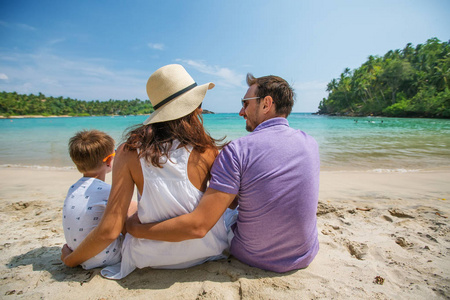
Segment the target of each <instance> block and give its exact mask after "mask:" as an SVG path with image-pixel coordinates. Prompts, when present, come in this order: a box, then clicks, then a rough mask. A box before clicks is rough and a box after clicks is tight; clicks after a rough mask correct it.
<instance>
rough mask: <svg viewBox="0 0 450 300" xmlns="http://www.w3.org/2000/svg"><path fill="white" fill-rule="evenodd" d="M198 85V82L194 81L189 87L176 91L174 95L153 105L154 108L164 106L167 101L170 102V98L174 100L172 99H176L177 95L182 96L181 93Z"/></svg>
mask: <svg viewBox="0 0 450 300" xmlns="http://www.w3.org/2000/svg"><path fill="white" fill-rule="evenodd" d="M196 86H197V83H196V82H194V83H193V84H191V85H190V86H188V87H186V88H184V89H182V90H181V91H179V92H176V93H175V94H173V95H172V96H169V97H167V98H166V99H164V100H163V101H161V102H159V103H158V104H156V105H155V106H153V109H154V110H157V109H158V108H160V107H161V106H163V105H164V104H166V103H167V102H169V101H170V100H172V99H174V98H176V97H178V96H180V95H182V94H184V93H186V92H187V91H190V90H192V89H193V88H195V87H196Z"/></svg>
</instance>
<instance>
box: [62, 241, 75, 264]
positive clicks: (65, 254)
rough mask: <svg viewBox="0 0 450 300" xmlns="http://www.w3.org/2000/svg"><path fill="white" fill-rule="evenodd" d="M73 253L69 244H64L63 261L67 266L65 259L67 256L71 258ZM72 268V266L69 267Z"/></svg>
mask: <svg viewBox="0 0 450 300" xmlns="http://www.w3.org/2000/svg"><path fill="white" fill-rule="evenodd" d="M72 252H73V251H72V250H70V248H69V246H67V244H64V246H63V247H62V249H61V260H62V262H63V263H64V264H66V262H65V259H66V257H67V256H69V255H70V254H71V253H72ZM68 267H70V266H68Z"/></svg>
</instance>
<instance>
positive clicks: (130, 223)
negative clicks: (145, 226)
mask: <svg viewBox="0 0 450 300" xmlns="http://www.w3.org/2000/svg"><path fill="white" fill-rule="evenodd" d="M141 224H142V223H141V221H140V220H139V217H138V214H137V212H136V213H134V215H132V216H131V217H129V218H128V219H127V221H126V223H125V227H126V230H127V233H129V234H131V235H132V236H134V237H137V235H138V233H137V232H136V230H135V229H136V227H137V226H139V225H141Z"/></svg>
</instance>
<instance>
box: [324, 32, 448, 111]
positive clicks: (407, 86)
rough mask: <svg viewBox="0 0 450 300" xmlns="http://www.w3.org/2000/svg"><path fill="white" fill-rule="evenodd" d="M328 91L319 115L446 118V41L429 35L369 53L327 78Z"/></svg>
mask: <svg viewBox="0 0 450 300" xmlns="http://www.w3.org/2000/svg"><path fill="white" fill-rule="evenodd" d="M327 91H328V98H324V99H323V100H322V101H321V102H320V104H319V111H318V113H319V114H337V115H352V116H365V115H384V116H392V117H437V118H450V44H449V42H441V41H439V40H438V39H437V38H432V39H429V40H428V41H427V42H426V43H425V44H419V45H417V46H416V47H415V48H414V47H412V45H411V44H410V43H409V44H407V45H406V46H405V48H404V49H403V50H398V49H397V50H394V51H393V50H391V51H389V52H387V53H386V54H385V55H384V56H383V57H378V56H369V57H368V60H367V61H366V62H365V63H363V64H362V65H361V66H360V67H359V68H358V69H355V70H353V71H350V69H348V68H346V69H345V70H344V72H343V73H342V74H341V75H340V77H339V78H336V79H333V80H331V82H330V83H328V85H327Z"/></svg>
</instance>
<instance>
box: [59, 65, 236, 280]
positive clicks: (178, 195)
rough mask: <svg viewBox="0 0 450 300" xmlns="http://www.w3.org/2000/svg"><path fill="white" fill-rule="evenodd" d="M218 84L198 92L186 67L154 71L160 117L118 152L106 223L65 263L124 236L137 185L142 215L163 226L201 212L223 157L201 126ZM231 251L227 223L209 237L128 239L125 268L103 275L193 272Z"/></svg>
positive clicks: (150, 89)
mask: <svg viewBox="0 0 450 300" xmlns="http://www.w3.org/2000/svg"><path fill="white" fill-rule="evenodd" d="M213 87H214V84H213V83H208V84H204V85H201V86H197V84H196V83H195V82H194V80H193V79H192V78H191V77H190V75H189V74H188V73H187V72H186V70H185V69H184V68H183V67H182V66H180V65H168V66H165V67H162V68H160V69H158V70H157V71H156V72H155V73H153V74H152V75H151V76H150V78H149V80H148V82H147V94H148V96H149V99H150V101H151V103H152V105H153V108H154V109H155V111H154V112H153V113H152V114H151V115H150V116H149V118H148V119H147V120H146V121H145V122H144V125H143V126H140V127H139V128H137V129H135V130H132V131H131V132H130V133H129V134H128V138H127V141H126V142H125V143H124V144H122V145H121V146H120V147H119V148H118V150H117V154H116V158H115V164H114V168H113V178H112V188H111V194H110V197H109V200H108V204H107V207H106V210H105V213H104V215H103V217H102V220H101V222H100V224H99V225H98V227H97V228H95V229H94V230H93V231H92V232H91V233H90V234H89V235H88V236H87V237H86V238H85V240H84V241H83V242H82V243H81V244H80V245H79V246H78V248H77V249H76V250H75V251H74V252H72V253H71V252H70V250H68V249H67V248H66V247H64V248H63V250H62V255H61V259H62V260H63V262H64V263H65V264H66V265H68V266H76V265H79V264H80V263H82V262H84V261H86V260H87V259H89V258H90V257H93V256H94V255H96V254H97V253H98V252H100V251H101V250H103V249H104V248H106V246H107V245H109V244H110V243H111V241H112V240H114V239H115V238H117V236H118V235H119V234H120V232H121V231H122V229H123V226H124V223H125V221H126V216H127V210H128V207H129V205H130V201H131V198H132V195H133V190H134V186H136V187H137V189H138V191H139V194H140V195H142V197H141V199H140V201H139V204H138V217H139V219H140V221H141V222H142V223H149V222H157V221H162V220H165V219H168V218H173V217H175V216H178V215H181V214H186V213H189V212H191V211H193V210H194V208H195V207H196V206H197V204H198V202H199V200H200V198H201V196H202V194H203V192H204V191H205V190H206V186H207V181H208V179H209V170H210V168H211V166H212V163H213V162H214V159H215V157H216V155H217V153H218V148H217V146H216V140H214V139H213V138H211V137H210V136H209V135H208V134H207V133H206V132H205V129H204V127H203V124H202V122H201V112H202V109H201V103H202V101H203V98H204V97H205V95H206V91H207V90H208V89H211V88H213ZM227 247H228V243H227V232H226V228H225V224H224V222H223V219H221V220H219V222H217V224H216V225H215V226H214V227H213V228H212V229H211V230H210V232H209V233H208V234H207V235H206V236H205V237H204V238H202V239H194V240H187V241H183V242H178V243H169V242H161V241H152V240H145V239H137V238H134V237H133V236H131V235H129V234H127V235H126V237H125V241H124V243H123V246H122V263H121V264H118V265H115V266H111V267H107V268H105V269H104V270H102V275H104V276H106V277H108V278H114V279H120V278H123V277H125V276H127V275H128V274H129V273H130V272H132V271H133V270H134V269H135V268H136V267H139V268H143V267H155V268H186V267H190V266H193V265H197V264H200V263H203V262H205V261H208V260H213V259H219V258H222V257H224V256H223V255H222V252H223V251H224V250H225V249H226V248H227Z"/></svg>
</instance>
